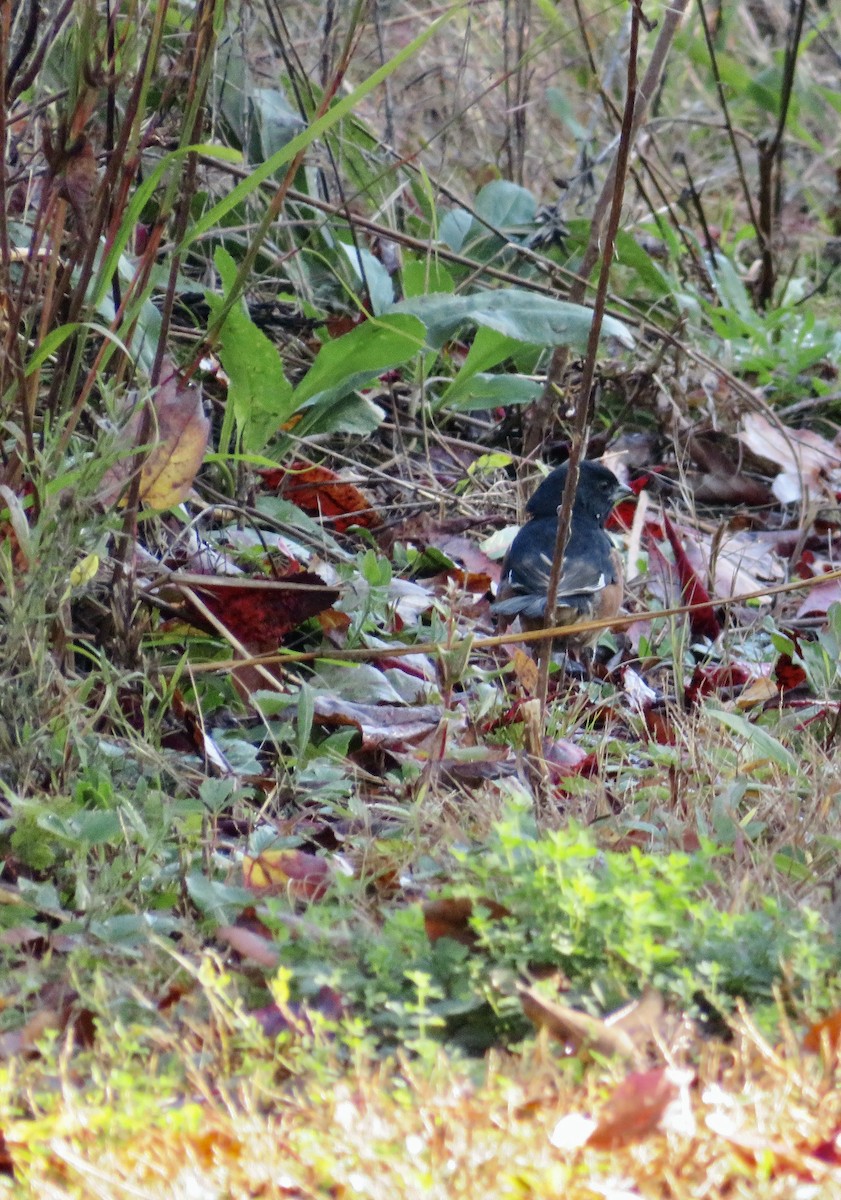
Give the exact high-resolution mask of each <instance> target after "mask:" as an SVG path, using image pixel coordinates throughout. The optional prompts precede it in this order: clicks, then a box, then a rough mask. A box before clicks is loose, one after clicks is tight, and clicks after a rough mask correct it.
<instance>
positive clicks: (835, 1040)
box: [803, 1009, 841, 1054]
mask: <svg viewBox="0 0 841 1200" xmlns="http://www.w3.org/2000/svg"><path fill="white" fill-rule="evenodd" d="M839 1045H841V1009H836V1011H835V1012H834V1013H830V1015H829V1016H828V1017H824V1019H823V1020H822V1021H818V1022H817V1023H816V1024H815V1025H813V1026H812V1027H811V1029H810V1030H809V1031H808V1033H807V1034H806V1036H805V1037H804V1039H803V1049H804V1050H808V1051H809V1052H810V1053H812V1054H818V1053H819V1052H820V1050H821V1047H823V1046H825V1047H826V1048H827V1049H828V1050H829V1052H830V1054H837V1053H838V1048H839Z"/></svg>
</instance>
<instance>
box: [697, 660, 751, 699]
mask: <svg viewBox="0 0 841 1200" xmlns="http://www.w3.org/2000/svg"><path fill="white" fill-rule="evenodd" d="M750 679H751V673H750V671H749V670H748V669H747V667H745V666H743V665H741V664H740V663H731V664H730V665H729V666H718V667H696V668H695V671H694V673H693V675H692V679H691V680H690V682H689V687H688V688H687V689H686V702H687V704H688V705H690V706H693V705H695V704H697V703H698V701H699V700H700V699H701V697H702V696H714V695H715V694H716V693H717V692H720V691H722V690H725V689H732V688H741V687H744V686H745V684H746V683H749V682H750Z"/></svg>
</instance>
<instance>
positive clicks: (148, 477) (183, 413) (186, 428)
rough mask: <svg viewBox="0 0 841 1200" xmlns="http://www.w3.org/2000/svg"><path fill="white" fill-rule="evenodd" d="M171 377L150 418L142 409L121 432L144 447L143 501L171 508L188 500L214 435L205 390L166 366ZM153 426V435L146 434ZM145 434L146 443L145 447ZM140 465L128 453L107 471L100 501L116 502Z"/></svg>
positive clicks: (105, 503)
mask: <svg viewBox="0 0 841 1200" xmlns="http://www.w3.org/2000/svg"><path fill="white" fill-rule="evenodd" d="M165 370H167V371H168V372H169V374H168V377H167V378H166V379H165V380H164V382H163V383H162V384H161V385H160V386H159V387H158V388H157V390H156V391H155V393H154V395H153V397H152V400H151V406H152V411H151V414H150V418H149V420H148V421H144V419H143V418H144V410H143V408H142V407H138V408H137V409H136V410H135V412H134V413H133V415H132V417H131V419H130V420H129V422H128V424H127V425H126V427H125V429H124V430H123V431H122V438H121V440H122V441H123V442H124V443H125V445H126V446H128V447H133V448H134V449H135V450H137V451H138V452H142V451H143V450H144V449H145V452H146V453H145V458H144V459H143V461H142V466H141V473H140V500H141V501H142V503H143V504H145V505H147V506H148V507H149V508H154V509H158V510H162V509H165V508H172V507H173V505H175V504H180V503H181V502H182V500H184V499H186V497H187V495H188V494H189V491H190V488H191V487H192V486H193V480H194V479H195V477H196V473H197V471H198V469H199V467H200V466H201V464H202V461H203V459H204V453H205V450H206V449H207V440H208V437H209V435H210V421H209V420H208V418H207V417H206V416H205V412H204V406H203V404H202V397H201V390H200V389H199V388H198V387H197V386H196V385H195V384H185V383H182V382H181V380H180V379H179V377H178V375H177V373H176V371H175V368H174V367H173V366H172V365H171V364H165ZM144 430H148V435H147V434H145V433H144ZM141 438H144V443H145V445H141V441H140V440H141ZM135 469H136V462H135V458H134V456H133V455H132V454H129V455H128V456H127V457H125V458H121V459H120V460H119V461H118V462H117V463H115V465H114V466H113V467H111V468H110V470H108V471H106V473H105V475H104V477H103V480H102V486H101V487H100V490H99V493H98V496H97V499H98V500H99V503H100V504H102V505H103V506H105V507H108V506H110V505H111V504H114V503H115V502H116V501H117V500H118V499H119V498H120V495H121V494H122V492H123V491H124V489H125V487H126V485H127V483H128V482H129V479H130V478H131V476H132V475H133V474H134V471H135Z"/></svg>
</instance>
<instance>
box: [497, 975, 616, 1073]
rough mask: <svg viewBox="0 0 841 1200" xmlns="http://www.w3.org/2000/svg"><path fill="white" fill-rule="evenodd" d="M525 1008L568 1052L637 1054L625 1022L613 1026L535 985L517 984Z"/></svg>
mask: <svg viewBox="0 0 841 1200" xmlns="http://www.w3.org/2000/svg"><path fill="white" fill-rule="evenodd" d="M517 993H518V995H519V997H520V1003H521V1005H522V1006H523V1012H524V1013H525V1015H526V1016H527V1017H528V1019H529V1020H530V1021H531V1023H532V1025H534V1026H536V1028H538V1029H545V1030H546V1032H547V1033H548V1034H549V1036H550V1037H552V1038H554V1039H555V1040H556V1041H558V1042H561V1043H562V1045H563V1046H564V1048H565V1050H566V1052H567V1053H568V1054H577V1053H578V1052H579V1051H581V1050H592V1051H595V1052H596V1053H597V1054H607V1055H613V1054H615V1055H619V1057H621V1058H636V1057H637V1056H638V1053H639V1051H638V1048H637V1046H636V1045H635V1043H634V1040H633V1038H631V1036H630V1035H629V1034H627V1033H626V1032H625V1031H624V1030H623V1029H622V1028H621V1026H619V1027H612V1026H611V1025H610V1023H609V1022H608V1021H606V1020H603V1019H602V1018H599V1017H591V1016H590V1014H589V1013H585V1012H581V1011H580V1010H579V1009H576V1008H567V1007H566V1005H563V1004H558V1003H557V1002H556V1001H554V1000H549V999H548V998H547V997H546V996H543V995H542V994H541V993H540V992H538V991H537V990H536V989H535V988H531V987H526V986H525V985H521V986H520V987H518V988H517Z"/></svg>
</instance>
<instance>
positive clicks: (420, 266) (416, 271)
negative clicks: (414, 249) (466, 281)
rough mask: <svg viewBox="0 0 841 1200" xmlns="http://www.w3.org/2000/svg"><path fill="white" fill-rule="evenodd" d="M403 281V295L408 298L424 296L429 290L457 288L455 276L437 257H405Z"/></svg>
mask: <svg viewBox="0 0 841 1200" xmlns="http://www.w3.org/2000/svg"><path fill="white" fill-rule="evenodd" d="M400 277H401V280H402V282H403V295H404V296H405V297H406V298H407V299H408V298H411V297H412V296H423V295H425V294H426V293H427V292H452V291H453V290H454V289H455V284H454V283H453V277H452V275H451V274H450V272H449V271H448V270H447V268H446V267H445V266H444V265H443V263H440V262H439V261H438V259H437V258H431V257H430V258H423V259H418V258H409V257H408V255H407V256H406V258H405V259H404V262H403V266H402V268H401V271H400Z"/></svg>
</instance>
